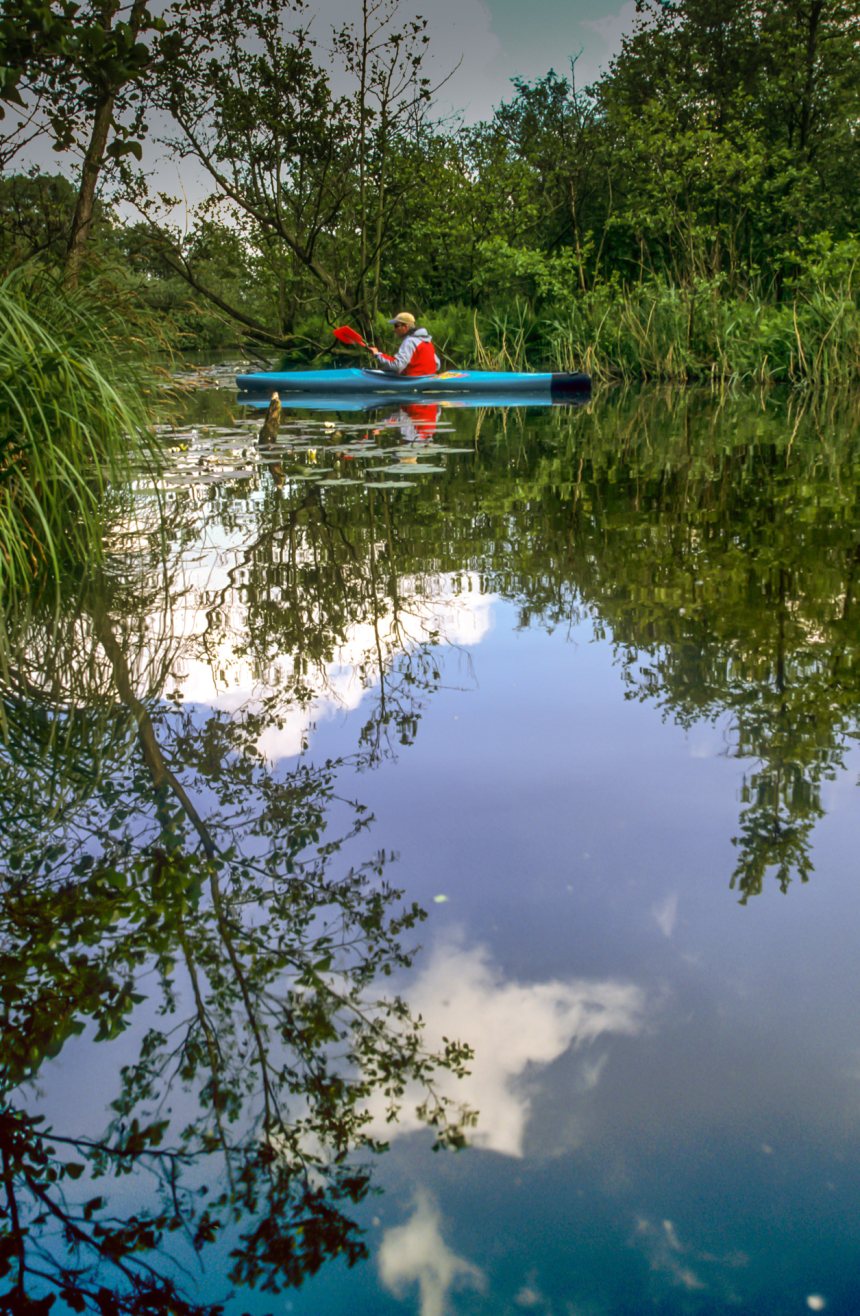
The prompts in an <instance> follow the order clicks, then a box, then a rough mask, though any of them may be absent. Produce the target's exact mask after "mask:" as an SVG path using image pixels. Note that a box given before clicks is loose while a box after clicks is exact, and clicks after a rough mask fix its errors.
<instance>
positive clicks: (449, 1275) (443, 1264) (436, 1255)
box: [378, 1191, 484, 1316]
mask: <svg viewBox="0 0 860 1316" xmlns="http://www.w3.org/2000/svg"><path fill="white" fill-rule="evenodd" d="M378 1264H379V1275H380V1278H381V1280H382V1283H383V1284H384V1286H385V1288H387V1289H388V1291H389V1293H393V1294H394V1296H395V1297H396V1298H399V1297H401V1295H402V1294H403V1292H404V1290H405V1289H406V1288H407V1286H408V1285H410V1284H415V1283H417V1285H418V1292H419V1294H420V1307H419V1311H420V1313H421V1316H442V1313H443V1312H444V1311H445V1299H446V1297H447V1295H448V1292H449V1290H450V1289H451V1288H453V1287H467V1288H472V1289H479V1290H482V1289H483V1287H484V1276H483V1274H482V1272H481V1271H480V1270H479V1269H478V1268H477V1266H473V1265H472V1264H471V1262H469V1261H464V1260H463V1258H462V1257H458V1256H457V1255H456V1254H455V1253H454V1252H452V1251H451V1249H450V1248H449V1247H448V1244H447V1243H446V1242H445V1240H444V1238H443V1237H442V1230H441V1227H440V1220H439V1212H438V1211H437V1210H436V1208H435V1207H434V1206H433V1204H432V1202H431V1201H430V1199H429V1197H428V1196H427V1194H426V1193H424V1192H421V1191H419V1192H418V1193H417V1194H416V1199H415V1210H414V1212H413V1214H412V1216H411V1217H410V1219H409V1220H408V1221H407V1222H406V1224H405V1225H398V1226H396V1228H394V1229H387V1230H386V1231H385V1234H384V1235H383V1239H382V1246H381V1247H380V1249H379V1262H378Z"/></svg>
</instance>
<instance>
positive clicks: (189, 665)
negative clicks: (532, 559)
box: [157, 571, 495, 763]
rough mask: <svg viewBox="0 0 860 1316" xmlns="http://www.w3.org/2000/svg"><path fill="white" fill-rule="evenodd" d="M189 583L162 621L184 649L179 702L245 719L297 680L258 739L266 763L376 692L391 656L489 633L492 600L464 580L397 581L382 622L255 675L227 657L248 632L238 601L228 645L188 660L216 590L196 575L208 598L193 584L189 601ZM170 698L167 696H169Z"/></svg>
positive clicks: (297, 750)
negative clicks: (312, 660)
mask: <svg viewBox="0 0 860 1316" xmlns="http://www.w3.org/2000/svg"><path fill="white" fill-rule="evenodd" d="M195 584H196V582H194V581H193V580H190V581H188V582H187V588H186V591H185V595H184V596H183V598H182V600H181V602H180V603H179V604H177V607H176V608H175V610H174V613H173V615H172V617H171V624H172V633H173V634H174V635H175V636H176V637H178V638H181V639H182V641H183V650H182V653H181V656H180V657H179V659H178V660H177V662H176V663H175V665H174V670H173V680H174V683H175V685H176V688H177V689H178V690H180V691H181V693H182V697H183V699H184V700H185V702H186V703H190V704H199V705H202V706H204V707H209V708H213V709H218V710H220V711H222V712H225V713H241V712H244V713H253V712H255V711H257V710H258V709H259V708H260V707H261V706H262V696H263V692H264V691H265V690H266V689H269V690H273V689H281V690H285V691H288V690H289V689H290V686H291V684H292V683H294V682H295V681H296V680H297V679H298V678H299V677H300V680H299V684H300V685H301V687H302V689H303V691H304V693H305V697H304V699H303V700H302V701H300V702H299V701H295V700H294V701H291V702H288V701H287V700H285V701H284V704H285V707H284V709H283V712H282V715H281V716H280V718H279V719H278V720H277V722H275V721H274V720H270V721H269V723H268V725H267V727H266V729H265V730H264V731H263V732H262V733H261V736H260V739H259V749H260V752H261V753H262V754H263V755H265V757H266V758H267V759H268V760H269V761H270V762H273V763H276V762H279V761H280V760H283V759H287V758H293V757H295V756H296V755H298V754H301V752H302V750H303V749H304V748H305V747H306V745H307V743H308V740H309V738H310V736H311V735H312V732H313V729H314V727H315V726H316V725H317V723H319V722H322V721H325V720H326V719H328V718H332V717H336V716H338V715H339V714H343V713H346V712H349V711H351V710H353V709H356V708H358V706H359V705H360V704H361V702H362V700H363V699H364V697H365V695H366V694H367V692H368V691H369V690H371V689H373V688H374V686H375V685H376V684H377V682H378V680H379V677H380V672H381V670H382V668H385V669H388V668H389V667H390V665H391V664H392V663H393V662H394V661H395V659H396V658H397V657H398V656H400V655H403V654H409V653H411V652H414V651H415V650H417V649H419V648H420V647H421V646H422V645H427V644H438V645H440V646H445V645H448V646H456V647H461V648H467V647H471V646H474V645H478V644H480V643H481V641H482V640H483V638H484V636H485V635H486V634H487V632H488V631H489V630H490V627H491V624H492V608H493V604H494V602H495V595H490V594H481V592H480V583H479V581H478V580H477V578H476V577H475V576H474V575H473V574H471V573H465V574H464V575H463V576H461V577H458V578H457V579H456V580H455V578H454V577H447V576H440V577H435V578H425V579H423V580H421V581H418V580H410V579H409V578H404V579H403V580H402V581H401V582H400V586H399V588H400V599H399V602H398V607H397V610H396V612H395V611H391V610H390V611H388V612H387V613H385V614H383V615H382V616H380V617H379V618H378V619H377V621H376V624H375V626H374V625H370V624H369V623H364V622H358V623H355V624H353V625H351V626H349V627H347V628H346V632H345V634H344V637H343V640H342V642H341V643H340V644H336V645H334V646H333V647H332V652H331V655H330V657H329V658H328V660H325V661H321V662H320V663H319V664H318V666H317V667H315V668H311V667H308V668H307V670H304V668H299V667H297V660H296V659H295V657H294V656H293V655H291V654H282V655H279V656H278V657H277V658H275V659H273V661H272V663H271V666H270V668H269V669H268V670H267V671H266V672H265V674H264V676H263V677H261V675H260V673H259V671H258V670H257V668H256V667H255V665H254V662H253V660H252V659H251V658H249V657H247V656H246V655H245V654H243V653H242V652H237V651H236V649H235V643H234V639H233V637H235V636H237V635H239V636H241V635H244V634H245V633H246V631H247V621H246V618H245V612H244V609H243V607H242V606H241V605H240V604H238V603H236V604H233V605H231V606H230V607H229V616H228V617H227V618H226V623H225V626H224V630H225V635H226V636H227V637H228V638H227V640H226V641H225V642H224V643H223V644H222V645H220V646H219V647H218V648H217V651H216V652H215V653H213V654H206V655H203V654H201V655H200V656H197V655H196V654H195V648H197V647H198V645H197V639H198V637H199V636H200V635H201V634H202V633H204V631H205V627H206V619H207V608H208V606H209V605H208V603H207V597H208V595H209V594H211V592H212V591H213V590H215V589H217V588H218V587H219V576H218V573H217V572H216V571H213V573H212V575H209V576H206V577H205V587H206V591H207V592H204V591H203V588H202V585H201V587H200V594H199V595H198V594H197V592H196V591H195V588H194V586H195ZM157 624H158V625H161V623H160V622H158V623H157ZM200 647H201V648H202V646H200ZM380 660H381V663H380ZM170 693H171V692H170V689H168V691H167V694H168V697H169V696H170Z"/></svg>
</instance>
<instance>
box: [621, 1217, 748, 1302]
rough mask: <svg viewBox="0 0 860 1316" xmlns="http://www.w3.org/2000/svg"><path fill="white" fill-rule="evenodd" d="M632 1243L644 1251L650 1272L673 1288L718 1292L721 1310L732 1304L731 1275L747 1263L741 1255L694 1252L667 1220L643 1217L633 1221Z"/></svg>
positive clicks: (735, 1253)
mask: <svg viewBox="0 0 860 1316" xmlns="http://www.w3.org/2000/svg"><path fill="white" fill-rule="evenodd" d="M634 1243H635V1245H636V1246H637V1247H639V1248H641V1249H642V1250H643V1251H644V1252H645V1254H646V1256H647V1257H648V1261H649V1264H650V1266H651V1269H652V1271H654V1272H655V1274H658V1275H663V1276H666V1277H667V1278H668V1279H669V1281H670V1282H671V1283H672V1284H673V1285H676V1286H677V1287H679V1288H683V1289H687V1290H688V1292H690V1293H693V1292H698V1291H701V1290H702V1289H710V1290H712V1291H715V1292H719V1293H721V1294H722V1297H721V1298H720V1303H719V1305H720V1310H721V1311H722V1310H723V1307H724V1306H734V1305H736V1303H737V1296H736V1294H735V1292H734V1285H733V1283H732V1281H731V1273H732V1272H733V1271H736V1270H739V1269H741V1268H743V1267H745V1266H747V1265H748V1264H749V1257H748V1256H747V1255H746V1253H745V1252H730V1253H727V1254H725V1255H723V1256H716V1255H715V1254H714V1253H712V1252H698V1251H696V1250H695V1249H694V1248H691V1247H689V1246H685V1245H684V1244H683V1243H682V1242H681V1240H680V1238H679V1236H678V1231H677V1229H676V1228H675V1225H674V1223H673V1222H672V1221H671V1220H661V1222H660V1223H659V1224H656V1223H655V1222H654V1221H652V1220H649V1219H647V1218H646V1217H644V1216H640V1217H639V1219H637V1221H636V1227H635V1230H634ZM694 1263H695V1266H696V1269H695V1270H694V1269H693V1264H694ZM702 1271H704V1272H705V1273H706V1274H707V1275H708V1280H707V1282H706V1281H705V1280H703V1279H702V1277H701V1273H702Z"/></svg>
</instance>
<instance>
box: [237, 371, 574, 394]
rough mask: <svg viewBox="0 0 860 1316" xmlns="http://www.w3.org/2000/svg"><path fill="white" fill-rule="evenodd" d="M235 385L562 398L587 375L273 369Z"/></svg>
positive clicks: (329, 391) (284, 389)
mask: <svg viewBox="0 0 860 1316" xmlns="http://www.w3.org/2000/svg"><path fill="white" fill-rule="evenodd" d="M236 386H237V388H238V389H239V390H240V391H241V392H246V393H254V392H261V391H262V390H268V391H269V392H273V391H275V390H277V392H279V393H280V394H281V395H282V396H284V395H289V394H291V393H314V394H316V395H317V396H320V397H322V396H326V395H327V396H328V397H330V398H332V397H335V396H338V397H339V396H340V395H341V394H352V395H353V396H356V395H362V394H364V395H366V394H376V395H384V396H386V397H389V398H390V397H396V398H414V397H417V396H420V397H426V396H428V395H429V396H433V397H444V396H447V395H451V396H461V395H462V396H469V395H470V394H472V393H478V394H481V395H483V396H485V397H491V396H496V395H498V394H504V395H507V396H508V397H511V396H514V395H517V394H521V393H524V394H529V395H531V394H545V395H548V396H549V397H563V396H566V395H575V394H580V395H581V394H583V393H588V392H590V390H591V379H590V377H589V376H588V375H581V374H560V373H553V374H550V373H546V374H526V373H523V372H517V371H505V370H445V371H443V373H442V374H441V375H413V376H403V375H390V374H387V373H386V371H384V370H357V369H350V370H286V371H276V370H273V371H267V372H266V373H264V374H258V375H237V376H236Z"/></svg>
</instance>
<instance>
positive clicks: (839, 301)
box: [546, 281, 860, 387]
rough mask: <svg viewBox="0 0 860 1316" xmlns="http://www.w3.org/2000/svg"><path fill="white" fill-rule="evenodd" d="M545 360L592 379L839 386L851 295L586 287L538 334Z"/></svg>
mask: <svg viewBox="0 0 860 1316" xmlns="http://www.w3.org/2000/svg"><path fill="white" fill-rule="evenodd" d="M546 343H547V350H548V354H549V356H548V360H549V362H550V363H551V364H552V366H553V367H554V368H556V369H560V370H582V369H585V370H588V371H589V373H591V374H592V375H593V377H594V378H595V379H597V380H610V379H621V380H624V381H628V382H631V383H632V382H634V381H637V380H663V381H666V382H676V383H688V382H692V381H701V380H712V381H719V382H721V383H729V382H747V383H756V384H767V383H777V382H779V383H787V384H792V385H796V386H801V385H802V386H816V387H821V386H832V385H845V384H849V383H852V382H853V381H855V380H856V378H857V374H858V368H860V308H858V304H857V299H856V294H855V293H854V290H853V288H849V287H833V288H828V289H822V288H816V289H812V290H810V291H801V290H798V291H797V292H796V293H795V296H794V297H793V298H792V300H791V301H787V302H782V303H776V304H775V303H772V302H766V301H763V300H759V299H757V298H755V297H753V296H750V297H748V298H745V299H730V298H727V297H725V296H724V295H723V292H722V289H721V287H720V284H719V282H718V281H712V282H703V283H700V284H698V285H696V286H693V287H687V288H678V287H673V286H671V285H667V284H664V283H660V282H657V281H654V282H650V283H644V284H642V285H639V286H637V287H636V288H633V289H626V290H622V289H619V288H616V287H609V286H608V287H604V288H599V289H595V290H594V291H592V292H590V293H588V294H585V295H584V296H582V297H581V298H579V299H577V301H576V303H575V304H574V305H573V306H572V307H571V308H570V309H569V310H568V311H567V312H566V314H565V315H564V316H560V317H556V318H550V319H549V321H548V323H547V326H546Z"/></svg>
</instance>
